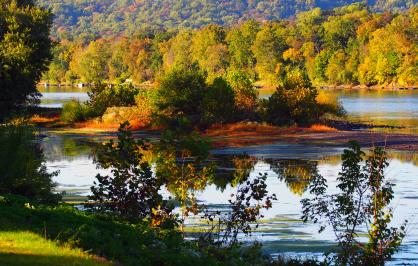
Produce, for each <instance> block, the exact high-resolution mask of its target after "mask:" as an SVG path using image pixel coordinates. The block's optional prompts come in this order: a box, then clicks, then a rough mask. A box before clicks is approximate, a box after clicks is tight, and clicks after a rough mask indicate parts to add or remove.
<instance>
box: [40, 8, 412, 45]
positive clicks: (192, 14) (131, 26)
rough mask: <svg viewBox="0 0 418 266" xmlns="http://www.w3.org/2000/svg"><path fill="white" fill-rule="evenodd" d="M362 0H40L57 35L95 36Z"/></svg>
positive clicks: (284, 14) (269, 16) (287, 13)
mask: <svg viewBox="0 0 418 266" xmlns="http://www.w3.org/2000/svg"><path fill="white" fill-rule="evenodd" d="M355 2H362V1H359V0H296V1H293V0H269V1H267V0H239V1H236V0H233V1H232V0H220V1H219V0H181V1H178V0H169V1H167V0H142V1H139V0H123V1H112V0H78V1H72V0H60V1H56V0H55V1H51V0H38V3H39V4H40V5H41V6H44V7H48V8H51V9H52V12H53V13H54V14H55V16H56V17H55V26H54V30H53V31H54V35H55V36H57V37H59V38H64V39H68V38H74V37H76V38H79V37H83V38H88V39H89V38H94V37H97V36H114V35H118V34H125V35H130V34H132V33H135V32H136V31H137V30H138V29H149V28H151V29H154V30H155V29H161V28H165V29H170V28H200V27H202V26H206V25H208V24H212V23H215V24H219V25H233V24H236V23H239V22H242V21H246V20H248V19H256V20H258V21H265V20H277V19H281V18H288V17H291V16H294V15H295V14H298V13H300V12H301V11H308V10H311V9H313V8H316V7H319V8H322V9H331V8H335V7H340V6H344V5H349V4H352V3H355ZM363 2H367V4H368V5H369V7H370V8H371V10H374V11H383V10H385V11H386V10H392V11H398V10H402V9H407V8H410V7H412V6H413V5H414V4H416V0H368V1H363Z"/></svg>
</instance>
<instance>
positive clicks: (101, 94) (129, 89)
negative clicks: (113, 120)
mask: <svg viewBox="0 0 418 266" xmlns="http://www.w3.org/2000/svg"><path fill="white" fill-rule="evenodd" d="M138 93H139V89H137V88H135V87H134V86H133V85H132V84H130V83H128V84H118V85H105V84H98V85H95V86H94V87H92V89H91V91H90V92H89V93H88V94H89V97H90V100H89V101H88V103H87V105H88V106H89V107H90V110H91V115H92V116H94V117H98V116H102V115H103V114H104V112H106V109H107V108H109V107H126V106H134V105H135V96H136V95H137V94H138Z"/></svg>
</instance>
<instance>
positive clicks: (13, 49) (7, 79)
mask: <svg viewBox="0 0 418 266" xmlns="http://www.w3.org/2000/svg"><path fill="white" fill-rule="evenodd" d="M51 25H52V14H51V12H50V11H48V10H46V9H43V8H39V7H36V6H35V4H34V1H32V0H0V118H1V117H4V116H5V115H6V114H7V113H8V112H9V111H10V110H11V109H14V108H17V107H19V106H21V105H23V104H26V103H27V102H28V101H30V100H32V99H36V98H38V97H39V96H40V94H39V92H38V91H37V89H36V84H37V83H38V81H39V79H40V77H41V74H42V72H43V71H45V70H47V67H48V63H49V61H50V60H51V57H52V56H51V46H52V43H51V40H50V38H49V31H50V29H51Z"/></svg>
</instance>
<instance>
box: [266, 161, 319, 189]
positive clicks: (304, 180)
mask: <svg viewBox="0 0 418 266" xmlns="http://www.w3.org/2000/svg"><path fill="white" fill-rule="evenodd" d="M266 162H267V163H269V164H270V168H271V170H272V171H273V172H275V173H276V174H278V177H279V179H280V180H281V181H284V182H285V183H286V185H287V187H288V188H289V189H290V191H292V192H293V193H294V194H295V195H298V196H302V194H303V193H304V192H305V191H306V189H307V188H308V186H309V184H310V182H311V180H312V178H313V176H315V174H316V173H317V172H318V169H317V166H318V163H317V162H313V161H305V160H278V161H277V160H266Z"/></svg>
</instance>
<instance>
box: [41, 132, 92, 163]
mask: <svg viewBox="0 0 418 266" xmlns="http://www.w3.org/2000/svg"><path fill="white" fill-rule="evenodd" d="M96 145H98V144H97V143H96V142H94V141H89V140H86V139H80V138H77V137H71V136H58V135H55V136H53V137H50V138H47V139H46V140H44V141H42V143H41V147H42V150H43V151H44V155H45V159H46V160H47V161H49V162H56V161H62V160H68V161H72V160H73V159H75V158H77V157H82V156H84V157H89V156H91V155H92V150H93V148H94V147H95V146H96Z"/></svg>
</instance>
